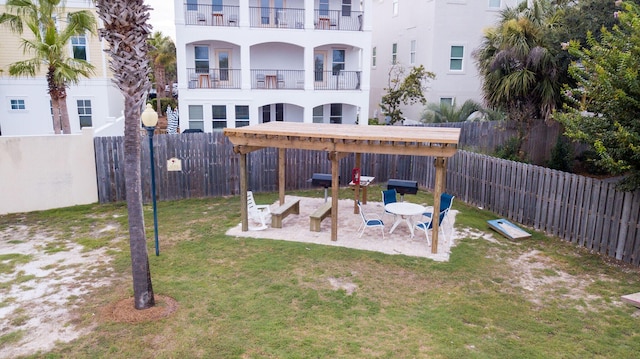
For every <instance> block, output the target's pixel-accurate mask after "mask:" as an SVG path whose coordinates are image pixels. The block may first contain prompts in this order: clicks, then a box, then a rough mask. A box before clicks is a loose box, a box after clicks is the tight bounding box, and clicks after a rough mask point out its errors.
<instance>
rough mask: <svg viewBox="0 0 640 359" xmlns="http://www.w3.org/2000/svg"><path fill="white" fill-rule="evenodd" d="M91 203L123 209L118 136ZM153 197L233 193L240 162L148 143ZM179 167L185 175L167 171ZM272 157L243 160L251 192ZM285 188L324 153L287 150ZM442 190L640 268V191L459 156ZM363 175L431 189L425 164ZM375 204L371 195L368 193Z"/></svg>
mask: <svg viewBox="0 0 640 359" xmlns="http://www.w3.org/2000/svg"><path fill="white" fill-rule="evenodd" d="M94 141H95V149H96V167H97V177H98V197H99V200H100V202H101V203H106V202H115V201H123V200H125V183H124V146H123V138H122V137H96V138H95V140H94ZM154 152H155V159H154V162H155V166H156V194H157V198H158V199H159V200H174V199H182V198H200V197H218V196H226V195H235V194H238V191H239V187H240V184H239V173H238V170H239V164H238V160H239V156H238V155H236V154H235V153H233V148H232V145H231V143H230V142H229V141H228V139H227V138H226V137H225V136H224V135H223V134H222V133H190V134H180V135H162V136H156V137H154ZM173 157H175V158H178V159H180V160H181V161H182V171H176V172H171V171H167V160H169V159H170V158H173ZM277 159H278V151H277V149H275V148H265V149H263V150H260V151H255V152H252V153H250V154H249V155H248V158H247V162H248V164H249V165H248V167H249V171H248V181H249V188H250V189H251V190H253V191H254V192H265V191H269V192H271V191H277V190H278V183H277V181H278V164H277ZM286 161H287V164H286V171H287V172H286V176H285V181H286V189H287V190H297V189H306V188H312V186H311V183H310V182H309V179H310V178H311V176H312V175H313V173H330V172H331V162H330V161H329V160H328V159H327V154H326V153H325V152H318V151H307V150H287V156H286ZM354 162H355V159H354V156H353V155H351V156H348V157H346V158H345V159H343V160H341V161H340V178H341V180H340V184H341V185H342V186H345V185H346V184H347V183H348V182H349V181H350V179H351V169H352V167H353V166H354ZM141 169H142V171H141V173H142V183H143V196H144V198H145V199H146V200H147V201H150V200H151V194H150V160H149V146H148V142H147V141H146V140H143V141H142V168H141ZM447 171H448V172H447V183H446V191H447V192H449V193H451V194H453V195H455V196H456V197H457V198H458V199H459V200H461V201H463V202H466V203H468V204H471V205H475V206H478V207H483V208H485V209H487V210H490V211H492V212H494V213H496V214H497V215H498V216H501V217H505V218H508V219H510V220H513V221H516V222H518V223H521V224H523V225H526V226H530V227H533V228H535V229H536V230H539V231H543V232H545V233H547V234H551V235H554V236H557V237H559V238H562V239H563V240H566V241H569V242H571V243H574V244H576V245H579V246H582V247H585V248H587V249H590V250H593V251H596V252H598V253H601V254H603V255H607V256H610V257H613V258H616V259H618V260H621V261H624V262H626V263H630V264H633V265H635V266H640V191H636V192H633V193H629V192H620V191H617V190H616V189H615V184H614V183H610V182H606V181H602V180H598V179H593V178H588V177H583V176H578V175H575V174H570V173H565V172H560V171H555V170H550V169H548V168H544V167H540V166H535V165H528V164H524V163H519V162H513V161H506V160H502V159H498V158H494V157H489V156H486V155H481V154H477V153H472V152H466V151H458V152H457V154H456V155H455V156H453V157H452V158H450V159H449V161H448V169H447ZM361 173H362V175H365V176H374V177H375V178H376V179H375V181H376V182H377V183H384V182H386V181H387V180H388V179H389V178H398V179H411V180H416V181H418V183H419V184H420V186H421V187H422V188H427V189H429V190H432V189H433V188H431V186H432V184H433V183H434V176H435V168H434V166H433V158H432V157H422V156H398V155H378V154H363V155H362V159H361ZM370 196H375V194H373V193H372V194H370Z"/></svg>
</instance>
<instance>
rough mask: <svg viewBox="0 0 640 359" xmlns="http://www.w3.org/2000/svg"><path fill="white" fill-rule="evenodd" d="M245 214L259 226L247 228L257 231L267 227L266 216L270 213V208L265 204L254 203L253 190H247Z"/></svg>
mask: <svg viewBox="0 0 640 359" xmlns="http://www.w3.org/2000/svg"><path fill="white" fill-rule="evenodd" d="M247 214H248V215H249V218H251V219H252V220H253V221H255V222H256V223H260V227H249V229H250V230H252V231H259V230H263V229H266V228H267V223H268V218H267V216H270V215H271V208H269V205H266V204H256V201H255V199H254V198H253V192H251V191H247Z"/></svg>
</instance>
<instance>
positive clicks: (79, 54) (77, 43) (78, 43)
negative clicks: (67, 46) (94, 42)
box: [71, 35, 88, 61]
mask: <svg viewBox="0 0 640 359" xmlns="http://www.w3.org/2000/svg"><path fill="white" fill-rule="evenodd" d="M71 48H72V50H73V58H74V59H78V60H85V61H86V60H87V59H88V57H87V37H86V36H85V35H78V36H72V37H71Z"/></svg>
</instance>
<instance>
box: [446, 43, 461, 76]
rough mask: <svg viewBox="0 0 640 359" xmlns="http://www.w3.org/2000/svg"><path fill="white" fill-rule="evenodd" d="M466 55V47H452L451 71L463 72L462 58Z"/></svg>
mask: <svg viewBox="0 0 640 359" xmlns="http://www.w3.org/2000/svg"><path fill="white" fill-rule="evenodd" d="M463 55H464V46H451V59H450V60H449V70H452V71H461V70H462V57H463Z"/></svg>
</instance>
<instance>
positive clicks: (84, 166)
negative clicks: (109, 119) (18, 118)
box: [0, 128, 98, 214]
mask: <svg viewBox="0 0 640 359" xmlns="http://www.w3.org/2000/svg"><path fill="white" fill-rule="evenodd" d="M94 156H95V151H94V146H93V129H92V128H84V129H83V130H82V133H80V134H72V135H47V136H21V137H11V136H2V137H0V214H6V213H17V212H29V211H36V210H45V209H51V208H60V207H68V206H73V205H78V204H88V203H94V202H97V201H98V188H97V185H96V183H97V178H96V164H95V157H94Z"/></svg>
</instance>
